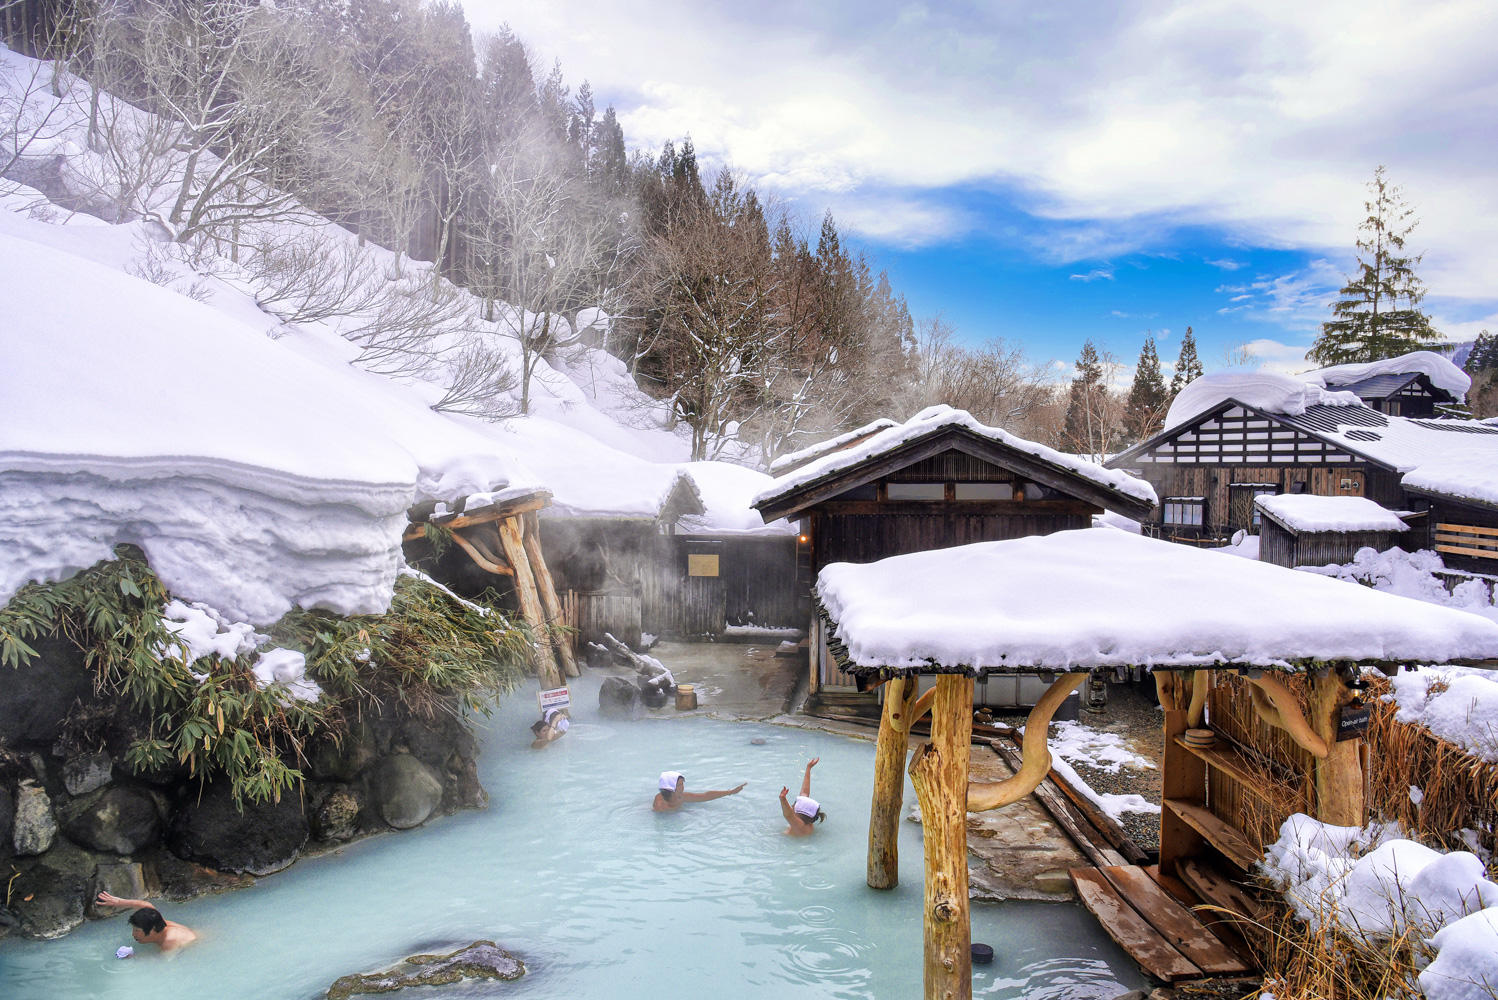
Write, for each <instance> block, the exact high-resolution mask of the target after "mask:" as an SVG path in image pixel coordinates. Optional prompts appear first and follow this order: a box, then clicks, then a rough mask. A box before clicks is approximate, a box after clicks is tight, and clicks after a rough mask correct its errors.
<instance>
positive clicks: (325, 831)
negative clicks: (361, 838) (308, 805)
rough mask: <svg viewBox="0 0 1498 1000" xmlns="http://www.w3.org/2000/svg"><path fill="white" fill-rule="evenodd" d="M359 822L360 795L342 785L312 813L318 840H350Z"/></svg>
mask: <svg viewBox="0 0 1498 1000" xmlns="http://www.w3.org/2000/svg"><path fill="white" fill-rule="evenodd" d="M358 824H359V797H358V796H357V795H355V794H354V792H353V790H352V789H351V788H348V787H347V786H340V787H338V788H335V789H334V790H333V791H332V792H330V793H329V794H328V796H327V797H326V798H325V799H323V801H322V804H321V805H319V806H318V807H317V809H316V810H314V811H313V813H312V835H313V836H314V837H316V838H317V839H318V840H349V839H351V838H352V837H353V836H354V832H355V831H356V829H357V828H358Z"/></svg>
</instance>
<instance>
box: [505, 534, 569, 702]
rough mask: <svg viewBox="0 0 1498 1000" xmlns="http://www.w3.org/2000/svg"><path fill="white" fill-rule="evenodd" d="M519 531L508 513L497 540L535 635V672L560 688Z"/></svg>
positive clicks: (548, 685) (544, 682)
mask: <svg viewBox="0 0 1498 1000" xmlns="http://www.w3.org/2000/svg"><path fill="white" fill-rule="evenodd" d="M521 535H522V532H521V528H520V523H519V519H518V518H515V517H507V518H505V519H504V520H502V521H500V522H499V540H500V543H501V544H502V545H503V546H504V549H505V559H506V561H508V562H509V564H510V566H511V567H512V568H513V569H514V570H515V594H516V596H517V597H519V598H520V615H521V617H522V618H524V619H525V623H526V624H527V625H529V626H530V627H531V632H532V633H533V635H534V637H535V646H534V647H533V649H534V650H535V660H536V676H537V677H539V678H540V679H541V686H542V687H543V688H559V687H561V686H562V675H561V673H560V671H558V670H557V661H556V657H555V656H554V655H553V654H552V642H551V636H550V634H549V633H548V632H547V629H546V617H545V615H543V614H542V612H541V596H540V594H538V593H537V592H536V578H535V577H534V576H532V575H531V564H530V560H529V559H527V558H526V555H525V542H524V541H522V539H521Z"/></svg>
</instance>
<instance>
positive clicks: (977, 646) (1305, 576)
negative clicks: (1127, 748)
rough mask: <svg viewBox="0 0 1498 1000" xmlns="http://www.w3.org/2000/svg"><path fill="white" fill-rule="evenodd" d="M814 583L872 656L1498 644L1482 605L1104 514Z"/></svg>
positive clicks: (1287, 656)
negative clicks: (1419, 595)
mask: <svg viewBox="0 0 1498 1000" xmlns="http://www.w3.org/2000/svg"><path fill="white" fill-rule="evenodd" d="M817 594H818V596H819V597H820V599H821V601H822V604H823V606H824V607H825V608H826V609H827V611H828V613H829V614H830V615H831V617H832V619H833V620H834V621H835V622H836V635H837V638H838V639H839V640H840V641H841V642H842V643H843V645H844V646H845V647H846V648H847V650H848V653H849V655H850V656H851V658H852V660H853V662H854V663H855V664H857V665H858V666H862V667H893V668H918V667H923V666H929V665H931V664H933V663H934V664H940V665H943V666H947V667H959V666H960V667H963V668H966V669H967V670H969V671H974V672H985V671H1014V670H1036V669H1047V670H1053V669H1062V668H1074V669H1090V668H1092V667H1104V666H1133V665H1141V666H1167V665H1168V666H1197V665H1204V664H1219V663H1241V664H1246V665H1258V666H1265V667H1285V666H1287V665H1288V664H1289V663H1291V662H1292V661H1297V660H1303V659H1319V660H1364V659H1367V660H1404V661H1426V662H1432V661H1436V662H1439V661H1445V660H1450V659H1466V658H1471V659H1484V658H1489V657H1498V624H1494V623H1493V622H1491V621H1488V620H1486V619H1484V618H1480V617H1478V616H1477V615H1471V614H1467V613H1465V612H1462V611H1457V610H1453V609H1450V608H1443V607H1436V606H1434V605H1430V604H1426V603H1422V602H1419V601H1412V600H1408V599H1405V598H1401V597H1394V596H1391V595H1389V594H1385V593H1379V592H1377V591H1374V590H1370V589H1368V588H1365V587H1349V586H1346V585H1344V584H1343V583H1341V582H1340V581H1336V580H1328V579H1323V578H1321V577H1318V576H1316V575H1313V574H1310V573H1302V572H1297V571H1295V570H1289V569H1284V568H1281V567H1279V566H1273V565H1270V564H1267V563H1260V562H1250V561H1248V560H1239V561H1237V562H1234V561H1233V560H1230V559H1223V558H1222V557H1221V556H1219V555H1216V554H1214V553H1212V552H1205V551H1201V550H1198V549H1193V548H1190V547H1188V546H1184V545H1174V544H1171V543H1169V542H1162V541H1157V540H1154V539H1149V538H1141V537H1139V536H1135V535H1130V534H1127V533H1125V532H1122V531H1116V530H1112V529H1106V528H1087V529H1081V530H1076V531H1062V532H1057V533H1056V534H1053V535H1046V536H1040V537H1030V538H1017V539H1011V540H1006V541H998V542H980V543H977V544H974V545H963V546H958V547H956V548H950V549H940V550H936V551H929V552H916V553H912V554H910V555H903V556H894V557H892V558H889V559H883V560H880V561H879V562H875V563H869V564H866V565H854V564H851V563H833V564H832V565H830V566H827V567H825V568H824V569H823V570H822V572H821V574H820V576H819V577H818V581H817Z"/></svg>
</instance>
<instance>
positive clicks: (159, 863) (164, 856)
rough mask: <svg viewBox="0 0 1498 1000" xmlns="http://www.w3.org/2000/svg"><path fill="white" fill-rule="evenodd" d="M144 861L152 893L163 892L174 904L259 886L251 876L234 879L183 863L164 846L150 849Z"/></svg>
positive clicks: (230, 876)
mask: <svg viewBox="0 0 1498 1000" xmlns="http://www.w3.org/2000/svg"><path fill="white" fill-rule="evenodd" d="M140 857H141V867H142V868H143V869H144V870H145V876H146V886H147V887H148V889H149V891H151V892H159V893H160V894H161V895H162V896H163V897H165V898H166V899H169V900H171V901H172V902H174V903H185V902H187V901H188V900H191V899H197V898H198V897H200V896H207V895H210V894H212V893H218V892H227V891H228V890H230V889H243V888H245V887H246V886H251V885H254V884H255V880H254V879H253V878H252V877H250V876H249V875H230V874H226V873H224V872H221V871H215V870H213V869H211V868H204V867H203V866H202V865H199V864H194V863H193V862H191V861H183V860H182V859H181V858H179V857H177V856H176V855H175V854H173V853H172V852H171V851H169V850H167V849H166V847H165V846H164V845H162V844H157V845H156V846H155V847H151V848H148V849H147V850H145V851H144V852H142V853H141V856H140Z"/></svg>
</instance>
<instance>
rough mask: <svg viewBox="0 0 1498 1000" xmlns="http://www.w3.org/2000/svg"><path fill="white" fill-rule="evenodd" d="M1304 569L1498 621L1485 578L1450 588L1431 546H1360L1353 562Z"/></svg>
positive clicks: (1303, 571) (1303, 568) (1301, 570)
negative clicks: (1380, 548) (1413, 548)
mask: <svg viewBox="0 0 1498 1000" xmlns="http://www.w3.org/2000/svg"><path fill="white" fill-rule="evenodd" d="M1296 568H1297V570H1298V571H1299V572H1302V573H1315V574H1317V575H1319V576H1329V577H1334V578H1336V579H1338V580H1346V581H1348V582H1350V583H1359V584H1362V585H1363V586H1365V587H1372V588H1373V589H1374V590H1380V591H1383V592H1384V593H1386V594H1397V595H1399V596H1400V597H1411V598H1414V599H1415V600H1417V601H1425V602H1426V603H1429V604H1439V605H1441V606H1442V607H1446V608H1458V609H1460V610H1462V611H1469V612H1471V613H1472V614H1475V615H1481V616H1482V617H1484V618H1487V619H1489V620H1490V621H1495V622H1498V608H1495V607H1494V606H1493V600H1492V596H1491V592H1490V591H1489V590H1488V586H1487V584H1485V583H1484V582H1483V581H1481V580H1468V581H1466V582H1465V583H1460V584H1457V586H1456V588H1455V589H1454V590H1447V589H1446V585H1445V584H1444V583H1442V582H1441V581H1440V580H1439V579H1438V578H1437V577H1436V576H1435V574H1436V573H1438V572H1440V571H1441V570H1443V569H1445V568H1446V566H1445V563H1443V562H1442V561H1441V557H1440V556H1439V555H1437V554H1436V553H1434V552H1432V551H1430V550H1429V549H1418V550H1416V551H1414V552H1406V551H1404V550H1403V549H1401V548H1398V547H1395V548H1392V549H1388V550H1387V551H1384V552H1379V551H1377V550H1376V549H1373V548H1371V547H1370V548H1362V549H1358V551H1357V552H1355V553H1354V554H1353V557H1352V562H1350V563H1341V564H1332V565H1330V566H1299V567H1296Z"/></svg>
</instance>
